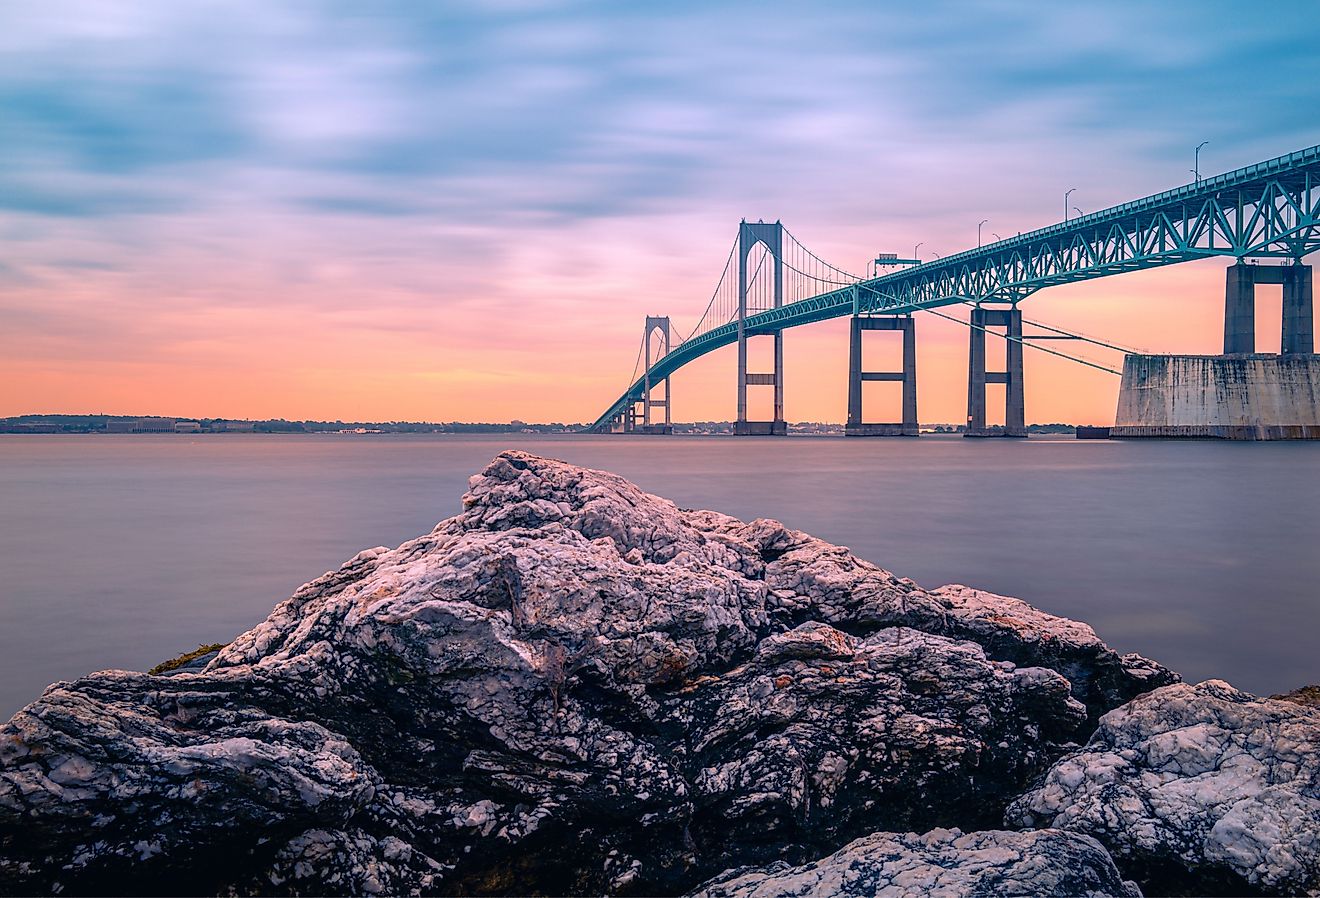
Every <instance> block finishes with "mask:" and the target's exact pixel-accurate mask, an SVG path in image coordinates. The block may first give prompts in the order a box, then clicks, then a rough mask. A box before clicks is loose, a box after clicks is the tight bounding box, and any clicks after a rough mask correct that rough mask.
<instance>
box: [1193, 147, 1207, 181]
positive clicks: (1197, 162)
mask: <svg viewBox="0 0 1320 898" xmlns="http://www.w3.org/2000/svg"><path fill="white" fill-rule="evenodd" d="M1209 142H1210V141H1208V140H1203V141H1201V142H1200V143H1198V144H1197V145H1196V152H1195V153H1194V154H1193V155H1192V165H1193V168H1192V177H1194V178H1195V179H1196V183H1197V184H1200V183H1201V147H1203V146H1205V145H1206V144H1208V143H1209Z"/></svg>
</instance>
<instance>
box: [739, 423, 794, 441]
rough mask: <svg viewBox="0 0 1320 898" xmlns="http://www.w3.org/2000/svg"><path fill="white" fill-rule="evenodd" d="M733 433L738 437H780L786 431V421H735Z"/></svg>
mask: <svg viewBox="0 0 1320 898" xmlns="http://www.w3.org/2000/svg"><path fill="white" fill-rule="evenodd" d="M733 433H734V435H735V436H740V437H782V436H784V435H786V434H787V433H788V422H786V421H735V422H734V425H733Z"/></svg>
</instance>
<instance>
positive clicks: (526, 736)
mask: <svg viewBox="0 0 1320 898" xmlns="http://www.w3.org/2000/svg"><path fill="white" fill-rule="evenodd" d="M463 506H464V507H463V510H462V512H461V513H460V514H459V515H457V516H456V517H454V518H451V519H449V520H446V521H444V522H442V523H441V524H439V525H438V526H437V527H436V528H435V529H434V530H433V531H432V532H431V533H429V534H427V535H425V536H422V537H419V538H417V539H414V540H411V541H409V542H407V543H404V544H403V545H402V546H399V547H398V548H396V549H386V548H383V547H381V548H375V549H370V550H367V551H365V552H361V553H359V554H358V555H357V556H355V557H354V558H353V559H351V560H350V561H348V562H347V563H346V564H345V565H344V566H343V567H342V568H340V569H339V570H337V571H333V572H331V573H328V574H326V575H324V576H323V577H320V578H318V579H317V580H314V581H312V582H310V583H308V584H306V585H305V586H303V587H302V588H301V589H299V590H298V591H297V592H296V593H295V594H294V595H293V596H292V597H291V598H290V599H288V600H287V601H285V602H283V603H281V604H280V605H279V606H277V607H276V608H275V609H274V611H273V612H272V613H271V615H270V616H269V617H268V618H267V619H266V620H265V621H264V622H262V623H261V624H259V625H257V626H256V627H255V628H253V629H252V630H250V631H248V632H247V633H244V634H242V635H241V636H239V637H238V638H237V639H235V640H234V641H233V642H232V643H230V644H229V645H228V646H225V647H223V648H222V649H220V650H219V651H218V653H217V654H215V655H213V656H212V655H208V654H200V655H198V657H197V658H196V659H194V660H193V661H192V662H190V663H187V664H182V665H180V666H179V667H178V668H177V669H170V670H164V671H162V672H160V673H158V674H155V675H153V674H146V673H134V672H127V671H102V672H100V673H96V674H92V675H90V676H87V677H83V678H81V679H79V680H76V681H73V682H69V683H56V684H53V685H52V686H51V687H49V688H48V689H47V690H46V692H45V693H44V694H43V695H42V696H41V697H40V698H39V699H38V700H37V701H35V702H33V703H32V704H31V705H29V706H28V707H26V708H24V709H23V710H22V711H20V712H19V713H18V714H16V715H15V716H14V718H13V719H12V720H11V721H10V722H9V723H7V724H5V725H4V726H3V727H2V728H0V893H2V894H103V895H112V894H207V895H215V894H311V895H315V894H355V895H376V894H603V893H609V894H621V895H628V894H631V895H652V894H669V895H679V894H689V893H690V894H702V895H708V896H712V898H714V896H735V895H736V896H757V898H770V896H789V895H807V894H819V893H821V892H831V893H834V894H844V895H873V894H886V895H890V894H892V895H902V894H913V895H918V894H926V893H931V892H938V893H940V894H956V895H1043V894H1047V895H1095V896H1099V895H1114V896H1131V895H1138V894H1141V893H1142V891H1143V890H1144V892H1145V893H1146V894H1148V895H1152V894H1153V895H1161V894H1188V895H1190V894H1313V895H1314V894H1320V753H1317V748H1320V709H1317V708H1315V707H1314V706H1313V705H1307V704H1305V703H1304V699H1300V700H1298V701H1289V700H1285V699H1286V698H1287V697H1279V698H1276V699H1257V698H1255V697H1254V696H1249V695H1246V694H1245V693H1241V692H1238V691H1236V690H1234V689H1233V688H1232V687H1230V686H1228V684H1225V683H1222V682H1218V681H1209V682H1206V683H1202V684H1198V685H1195V686H1192V685H1187V684H1181V683H1179V682H1178V678H1177V676H1176V675H1175V674H1173V673H1172V672H1170V671H1168V670H1166V669H1165V668H1163V667H1162V666H1160V665H1159V664H1158V663H1156V662H1153V661H1150V660H1148V659H1145V658H1141V657H1140V656H1136V655H1119V654H1117V653H1116V652H1114V651H1113V650H1111V649H1110V648H1109V647H1107V646H1106V645H1104V643H1103V642H1101V641H1100V640H1099V638H1097V637H1096V635H1095V633H1094V631H1092V630H1091V628H1090V627H1088V626H1086V625H1085V624H1082V623H1078V622H1076V621H1070V620H1066V619H1063V618H1058V617H1054V616H1052V615H1049V614H1045V613H1044V612H1041V611H1039V610H1037V609H1035V608H1033V607H1031V606H1030V605H1027V604H1026V603H1025V602H1022V601H1020V600H1018V599H1013V598H1008V597H1004V596H997V595H993V594H991V593H986V592H983V591H980V590H976V589H972V588H969V587H963V586H948V587H942V588H940V589H935V590H925V589H922V588H921V587H919V586H918V585H917V584H915V583H913V582H912V581H911V580H907V579H904V578H901V577H898V576H895V575H894V574H891V573H890V572H888V571H886V570H883V569H881V568H879V567H877V566H875V565H873V564H870V563H869V562H866V561H863V560H861V559H858V558H856V557H855V556H853V555H852V554H851V553H850V552H849V551H848V550H847V549H846V548H843V547H839V546H833V545H830V544H828V543H825V542H823V541H821V540H818V539H815V538H813V537H811V536H808V535H806V534H803V533H800V532H796V531H792V530H788V529H786V528H785V527H783V526H782V525H780V524H778V523H776V522H774V521H765V520H758V521H753V522H750V523H744V522H742V521H738V520H736V519H734V518H731V517H728V516H726V515H722V514H719V513H716V512H710V511H689V510H683V509H679V508H677V507H676V506H674V505H673V503H671V502H668V501H667V500H664V499H661V498H658V497H656V496H651V495H648V494H646V493H644V492H642V491H641V490H639V489H638V488H637V487H635V486H633V485H632V484H631V483H628V482H627V481H625V480H623V479H622V478H619V477H617V476H614V475H611V474H607V473H604V472H599V471H591V470H586V469H582V468H577V467H574V466H572V465H568V464H565V463H563V462H558V461H554V460H550V459H544V458H538V457H535V456H531V455H527V454H524V453H520V452H505V453H501V454H500V455H499V456H498V457H496V459H495V460H494V461H493V462H492V463H491V464H490V465H489V466H488V467H487V468H486V469H485V470H484V471H483V472H482V473H480V474H478V475H476V476H475V477H473V478H472V481H471V485H470V489H469V492H468V493H467V495H466V496H465V497H464V500H463ZM1300 695H1305V693H1302V694H1300Z"/></svg>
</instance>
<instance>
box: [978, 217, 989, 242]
mask: <svg viewBox="0 0 1320 898" xmlns="http://www.w3.org/2000/svg"><path fill="white" fill-rule="evenodd" d="M989 220H990V219H988V218H983V219H981V224H978V225H977V226H976V246H977V247H978V248H980V246H981V225H983V224H985V223H986V222H988V221H989Z"/></svg>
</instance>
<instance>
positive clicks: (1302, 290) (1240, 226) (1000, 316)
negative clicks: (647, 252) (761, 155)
mask: <svg viewBox="0 0 1320 898" xmlns="http://www.w3.org/2000/svg"><path fill="white" fill-rule="evenodd" d="M1317 248H1320V146H1313V147H1310V148H1308V149H1304V150H1299V151H1297V152H1294V153H1289V154H1287V155H1285V156H1279V157H1277V158H1275V159H1270V160H1267V161H1264V162H1259V163H1257V164H1255V165H1248V166H1246V167H1244V168H1239V169H1237V170H1235V171H1230V172H1226V173H1224V174H1221V175H1216V176H1213V177H1207V178H1201V179H1200V180H1198V181H1196V182H1194V183H1191V184H1186V185H1183V186H1181V187H1176V188H1174V189H1172V190H1167V191H1164V192H1163V193H1158V194H1154V195H1152V196H1148V197H1144V198H1142V199H1138V200H1133V201H1131V202H1127V203H1123V204H1121V205H1118V206H1114V207H1112V208H1109V209H1103V210H1101V211H1098V212H1092V213H1090V214H1086V215H1080V216H1078V217H1076V218H1072V219H1069V220H1066V221H1063V222H1060V223H1058V224H1053V225H1049V226H1048V227H1044V228H1040V229H1039V230H1035V231H1031V232H1029V233H1025V234H1020V235H1018V236H1015V237H1010V238H1008V239H1006V240H998V241H996V242H994V243H990V244H987V245H985V246H981V247H977V248H976V249H969V250H966V251H964V252H960V253H956V254H954V255H951V256H946V257H944V258H940V259H936V260H933V261H930V262H921V261H920V260H918V259H916V258H913V259H910V260H903V259H884V258H882V259H878V260H877V262H878V263H881V264H886V265H891V266H899V265H905V266H906V267H903V268H902V269H901V270H898V271H894V272H892V273H888V274H878V272H877V273H876V274H874V275H873V276H870V277H864V276H858V275H854V274H850V273H849V272H846V271H844V270H843V269H840V268H837V267H835V266H833V265H830V264H829V263H827V262H825V261H824V260H822V259H820V257H818V256H816V255H815V254H814V253H812V252H811V251H810V250H808V249H807V248H806V247H805V246H803V245H802V244H801V243H800V242H798V241H797V239H796V238H794V237H793V235H792V234H791V233H790V232H789V231H788V229H787V228H785V227H784V226H783V225H782V224H781V223H780V222H747V221H743V222H741V223H740V224H739V227H738V234H737V237H736V238H735V240H734V244H733V248H732V250H731V251H730V253H729V258H728V260H727V261H726V263H725V267H724V271H723V272H722V274H721V275H720V278H719V282H718V285H717V286H716V288H715V291H714V293H713V295H712V297H711V301H710V304H709V305H708V306H707V309H706V313H705V315H703V316H702V319H701V321H700V322H699V323H698V325H697V327H696V328H695V329H694V330H693V332H692V333H691V334H689V335H688V336H687V337H686V338H685V339H683V340H682V341H681V342H677V343H676V344H675V345H672V346H671V337H672V335H673V330H672V327H671V325H670V319H669V318H655V317H648V318H647V322H646V329H645V336H644V345H643V348H642V352H640V353H639V368H640V376H637V377H636V379H635V380H634V381H633V382H632V383H631V385H630V386H629V387H628V388H627V390H626V391H625V392H624V393H623V395H621V396H620V397H619V398H618V399H617V400H616V401H615V402H614V403H613V404H612V405H611V406H610V407H609V408H607V409H606V410H605V411H604V413H602V414H601V416H600V417H599V418H598V419H597V420H596V422H595V423H594V424H593V425H592V428H591V429H592V430H593V431H595V432H608V431H611V430H623V431H641V432H667V431H668V429H669V424H668V422H669V421H670V420H671V414H672V397H671V395H670V391H669V378H670V377H671V375H672V374H673V373H674V372H676V371H678V370H679V369H680V368H682V367H683V366H684V365H686V364H687V363H689V362H691V361H693V360H694V359H697V358H700V357H701V356H703V355H705V354H706V353H708V352H711V351H713V350H715V349H718V348H720V347H722V346H727V345H729V344H731V343H737V344H738V373H737V398H738V402H737V409H738V417H737V422H736V425H735V432H736V433H739V434H779V433H784V432H786V426H787V425H786V423H785V421H784V417H783V384H784V371H783V369H784V365H783V333H784V331H785V330H788V329H789V328H793V327H799V326H801V325H805V324H811V323H814V322H817V321H824V320H826V319H828V318H839V317H844V316H851V317H852V319H853V321H852V328H851V332H850V346H849V349H850V353H849V354H850V365H849V369H850V370H849V402H848V428H847V432H848V433H849V434H851V435H857V436H882V435H915V434H916V432H917V420H916V353H915V338H916V337H915V325H914V318H913V316H914V313H916V312H921V311H933V310H935V309H938V308H940V307H942V306H949V305H954V304H964V303H966V304H970V305H971V306H973V308H972V311H971V320H970V322H968V323H969V327H970V333H971V340H970V348H969V362H970V364H969V377H968V434H969V435H989V433H990V431H989V430H987V428H986V425H985V385H986V384H987V383H1003V384H1005V385H1006V390H1005V401H1006V415H1005V421H1006V424H1005V427H1004V430H1003V433H1004V435H1008V436H1025V435H1026V430H1025V422H1024V420H1023V416H1024V405H1023V382H1022V351H1023V346H1024V345H1025V343H1026V341H1025V340H1024V338H1023V334H1022V316H1021V312H1020V310H1019V309H1018V304H1019V303H1020V302H1021V301H1022V300H1023V299H1025V298H1026V297H1028V296H1030V295H1031V294H1033V293H1035V292H1036V291H1038V290H1042V289H1044V288H1046V287H1051V286H1055V285H1057V284H1065V283H1071V282H1073V281H1082V280H1089V279H1092V278H1099V277H1108V276H1110V275H1115V274H1122V273H1124V272H1128V271H1137V270H1141V269H1146V268H1155V267H1158V266H1163V265H1173V264H1177V263H1180V262H1188V261H1191V260H1194V259H1202V258H1207V257H1211V256H1223V257H1230V258H1233V259H1234V260H1235V263H1236V264H1234V265H1233V266H1231V267H1230V268H1229V269H1228V276H1227V283H1226V290H1225V343H1224V351H1225V353H1242V352H1252V351H1254V346H1255V342H1254V341H1255V337H1254V318H1253V317H1252V315H1253V310H1254V305H1253V304H1252V296H1253V293H1252V290H1253V289H1254V284H1255V283H1257V282H1260V283H1266V282H1270V283H1282V284H1283V285H1284V314H1283V342H1282V349H1283V352H1284V353H1288V354H1309V353H1313V352H1314V351H1315V349H1314V336H1313V333H1314V327H1313V307H1312V290H1311V283H1312V279H1311V267H1310V266H1309V265H1306V264H1303V262H1302V259H1303V257H1304V256H1306V255H1307V254H1309V253H1311V252H1313V251H1315V250H1316V249H1317ZM914 256H915V252H914ZM1257 259H1277V260H1282V261H1283V262H1284V263H1285V264H1284V265H1283V267H1282V269H1280V270H1279V271H1277V272H1274V271H1273V270H1272V269H1274V268H1278V266H1270V267H1268V268H1267V267H1266V266H1254V265H1249V264H1244V263H1245V261H1246V260H1257ZM937 314H938V313H937ZM870 330H897V331H900V332H901V333H902V334H903V338H904V366H903V369H904V370H903V371H901V372H866V371H862V370H861V341H862V336H863V334H864V333H865V332H866V331H870ZM999 330H1002V331H1003V334H1002V336H1004V337H1005V338H1006V339H1007V341H1008V342H1007V345H1008V353H1007V364H1006V370H1005V371H1002V372H991V371H986V370H985V336H986V334H987V333H989V332H996V333H997V332H998V331H999ZM766 335H768V336H771V337H773V339H774V341H775V350H774V365H773V368H774V370H773V371H770V372H759V373H753V372H749V371H748V368H747V342H748V340H749V339H751V338H752V337H759V336H766ZM652 337H658V338H659V339H657V340H654V341H653V340H652ZM653 345H655V346H658V347H660V348H661V349H662V352H661V354H659V356H658V357H656V358H654V359H653V358H652V354H653V353H652V351H651V347H652V346H653ZM637 373H638V372H637V371H636V370H635V371H634V374H637ZM867 380H896V381H901V382H902V383H903V385H904V388H903V420H902V421H901V422H899V423H894V424H868V423H866V422H865V421H864V420H863V418H862V408H861V384H862V382H863V381H867ZM756 386H769V387H772V388H773V389H774V393H775V402H774V418H773V420H771V421H750V420H748V418H747V391H748V387H756ZM662 389H663V393H661V392H660V391H661V390H662ZM661 396H663V398H661ZM658 408H663V409H664V423H661V422H659V421H657V420H655V417H656V416H655V415H654V414H653V411H654V410H655V409H658Z"/></svg>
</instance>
